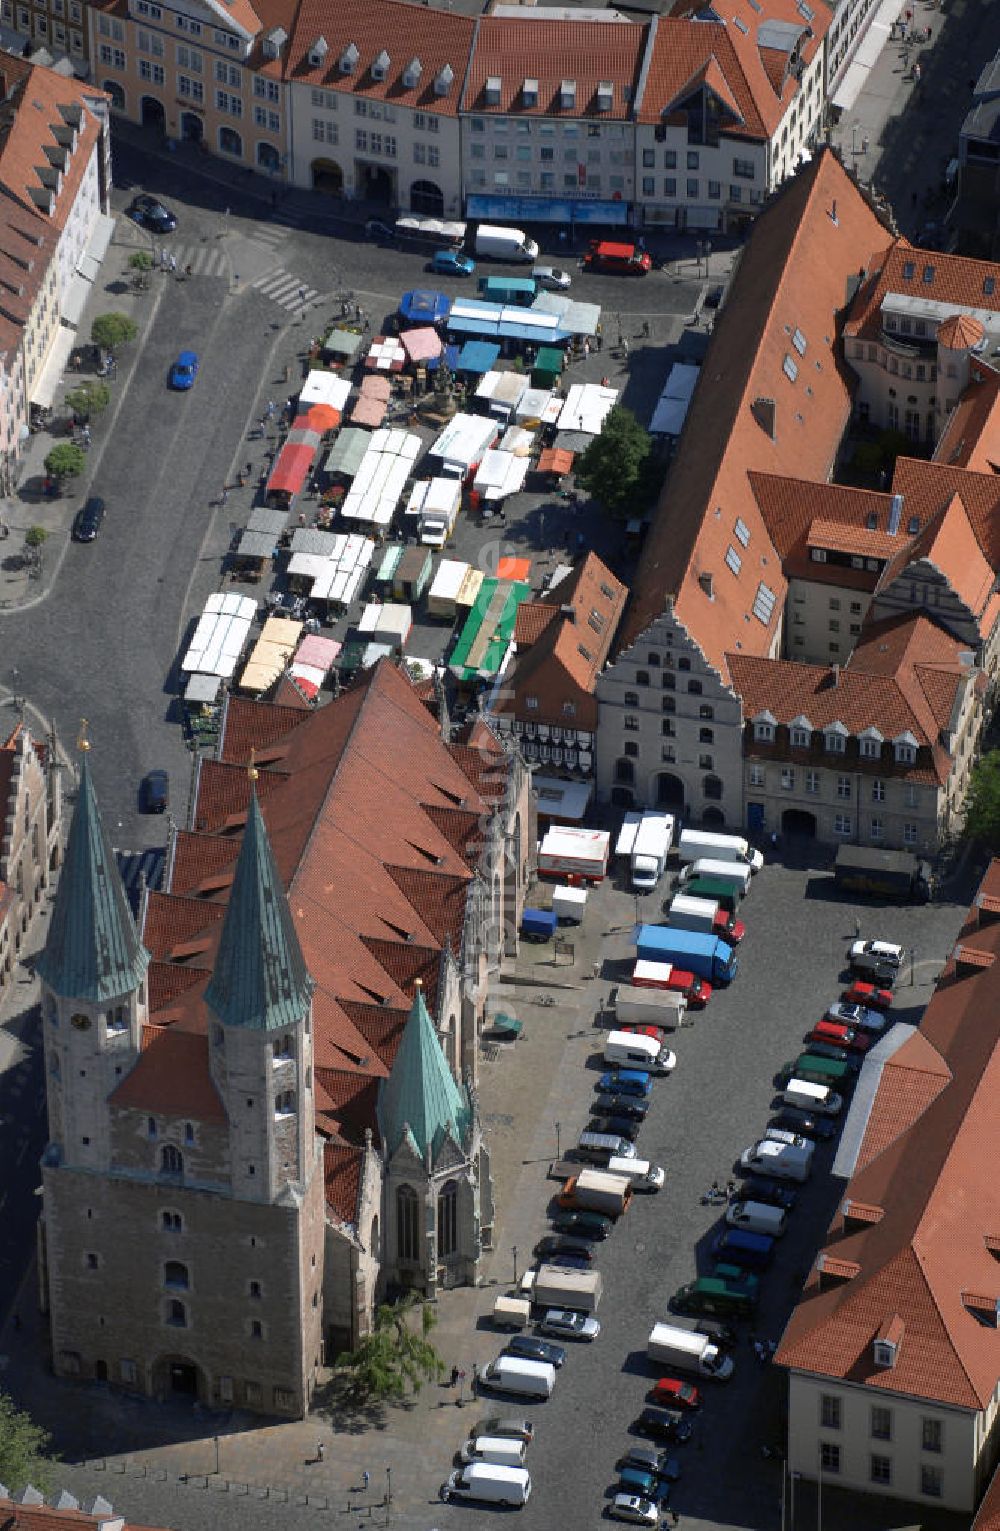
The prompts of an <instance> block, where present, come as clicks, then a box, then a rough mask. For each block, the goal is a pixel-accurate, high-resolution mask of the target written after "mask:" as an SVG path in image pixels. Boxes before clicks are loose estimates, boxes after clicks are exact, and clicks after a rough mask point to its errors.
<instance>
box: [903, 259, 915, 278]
mask: <svg viewBox="0 0 1000 1531" xmlns="http://www.w3.org/2000/svg"><path fill="white" fill-rule="evenodd" d="M916 272H917V268H916V266H915V265H914V264H913V262H912V261H911V260H905V261H904V262H903V280H904V281H906V282H912V281H913V278H914V277H915V275H916Z"/></svg>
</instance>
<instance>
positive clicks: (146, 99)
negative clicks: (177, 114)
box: [139, 96, 167, 133]
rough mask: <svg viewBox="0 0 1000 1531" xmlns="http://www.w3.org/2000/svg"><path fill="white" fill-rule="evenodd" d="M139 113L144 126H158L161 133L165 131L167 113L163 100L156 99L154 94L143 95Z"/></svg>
mask: <svg viewBox="0 0 1000 1531" xmlns="http://www.w3.org/2000/svg"><path fill="white" fill-rule="evenodd" d="M139 114H140V119H141V121H142V125H143V127H144V128H159V130H160V132H161V133H163V132H165V131H166V127H167V113H166V110H165V109H164V105H163V102H162V101H157V99H156V97H155V96H143V98H142V102H141V104H140V107H139Z"/></svg>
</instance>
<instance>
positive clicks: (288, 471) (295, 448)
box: [265, 430, 322, 507]
mask: <svg viewBox="0 0 1000 1531" xmlns="http://www.w3.org/2000/svg"><path fill="white" fill-rule="evenodd" d="M321 439H322V436H321V433H320V432H319V431H312V430H305V431H292V432H291V433H290V434H289V437H288V440H287V441H286V442H285V444H284V446H283V447H282V448H281V451H280V452H279V453H278V455H277V457H276V458H275V459H274V465H273V467H272V468H271V472H270V474H269V475H268V479H267V486H266V489H265V494H266V497H267V500H268V502H269V503H271V502H276V503H277V504H278V505H279V506H281V507H287V506H289V505H291V502H292V500H294V498H295V496H296V495H297V494H300V493H301V492H302V490H303V489H304V488H305V485H306V483H307V481H308V479H309V474H310V472H311V471H312V465H313V462H314V461H315V459H316V453H317V451H318V449H319V444H320V441H321Z"/></svg>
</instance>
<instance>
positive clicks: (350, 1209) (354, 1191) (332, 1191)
mask: <svg viewBox="0 0 1000 1531" xmlns="http://www.w3.org/2000/svg"><path fill="white" fill-rule="evenodd" d="M363 1158H364V1150H363V1149H361V1148H355V1147H353V1146H352V1145H350V1144H346V1143H326V1144H325V1145H324V1147H323V1180H324V1182H325V1185H326V1201H327V1206H329V1207H331V1208H332V1209H333V1211H334V1212H335V1213H336V1214H337V1216H338V1217H339V1218H341V1220H342V1221H343V1222H345V1223H349V1224H351V1225H352V1226H353V1225H354V1224H356V1223H357V1220H358V1196H359V1194H360V1191H361V1162H362V1159H363Z"/></svg>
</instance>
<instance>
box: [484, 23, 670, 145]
mask: <svg viewBox="0 0 1000 1531" xmlns="http://www.w3.org/2000/svg"><path fill="white" fill-rule="evenodd" d="M648 30H649V29H648V27H647V26H646V25H645V24H642V25H636V24H634V23H633V22H629V21H602V22H595V21H590V22H582V23H581V22H579V21H549V20H543V19H541V18H540V17H539V18H535V19H531V18H527V19H525V20H523V21H522V20H521V19H520V17H516V18H515V17H506V16H488V15H487V16H482V17H480V19H479V23H478V26H477V28H476V37H475V44H474V47H473V51H472V57H471V59H470V61H469V76H468V80H467V82H466V86H465V90H464V92H463V96H462V110H463V111H464V112H475V113H477V114H483V115H487V116H488V115H490V114H493V113H495V114H497V115H500V116H518V117H522V116H542V117H560V116H561V117H565V118H566V119H567V120H568V121H573V120H575V119H577V118H580V117H602V118H606V119H607V120H609V121H613V120H624V119H626V118H628V117H630V116H631V115H632V98H633V96H634V94H635V90H636V87H637V85H638V83H639V76H640V71H641V69H642V61H643V56H644V53H645V48H646V37H647V33H648ZM526 78H527V79H532V80H536V81H537V83H538V95H537V98H536V99H535V100H534V102H526V101H525V99H524V94H523V87H524V82H525V79H526ZM490 79H496V80H499V82H500V85H499V93H498V97H497V99H496V100H495V101H491V100H490V99H489V97H488V94H487V81H488V80H490ZM570 80H572V81H573V82H574V83H575V86H576V92H575V95H574V97H573V105H572V107H569V108H566V109H564V108H563V107H562V106H561V104H560V103H561V90H562V84H563V81H570ZM602 82H607V83H609V84H611V85H612V86H613V87H614V90H613V94H612V97H611V105H610V107H609V108H608V109H603V108H601V107H600V106H599V105H598V95H597V87H598V85H599V84H600V83H602Z"/></svg>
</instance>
